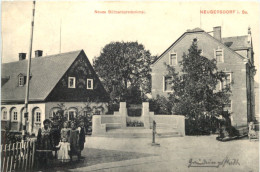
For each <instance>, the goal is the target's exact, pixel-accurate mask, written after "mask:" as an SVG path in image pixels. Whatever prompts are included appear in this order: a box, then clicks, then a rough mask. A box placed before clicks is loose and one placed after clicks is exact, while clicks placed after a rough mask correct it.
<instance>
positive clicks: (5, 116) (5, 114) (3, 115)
mask: <svg viewBox="0 0 260 172" xmlns="http://www.w3.org/2000/svg"><path fill="white" fill-rule="evenodd" d="M2 120H7V109H6V108H3V109H2Z"/></svg>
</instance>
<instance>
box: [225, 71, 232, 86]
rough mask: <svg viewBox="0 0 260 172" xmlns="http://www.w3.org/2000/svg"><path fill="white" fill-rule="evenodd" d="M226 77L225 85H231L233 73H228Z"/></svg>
mask: <svg viewBox="0 0 260 172" xmlns="http://www.w3.org/2000/svg"><path fill="white" fill-rule="evenodd" d="M226 75H227V76H226V79H225V80H224V87H226V86H229V85H230V84H231V73H226Z"/></svg>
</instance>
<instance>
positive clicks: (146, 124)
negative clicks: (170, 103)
mask: <svg viewBox="0 0 260 172" xmlns="http://www.w3.org/2000/svg"><path fill="white" fill-rule="evenodd" d="M149 113H150V112H149V102H143V104H142V118H143V122H144V128H150V116H149Z"/></svg>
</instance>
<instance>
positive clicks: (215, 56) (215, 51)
mask: <svg viewBox="0 0 260 172" xmlns="http://www.w3.org/2000/svg"><path fill="white" fill-rule="evenodd" d="M220 51H221V52H222V61H218V59H217V52H220ZM214 58H215V59H216V61H217V63H224V50H223V49H222V48H220V47H218V49H214Z"/></svg>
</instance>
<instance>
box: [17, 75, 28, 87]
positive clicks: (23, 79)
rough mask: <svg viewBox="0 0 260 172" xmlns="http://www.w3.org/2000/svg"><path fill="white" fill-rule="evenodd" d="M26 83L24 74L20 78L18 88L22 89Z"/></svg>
mask: <svg viewBox="0 0 260 172" xmlns="http://www.w3.org/2000/svg"><path fill="white" fill-rule="evenodd" d="M25 83H26V77H25V76H24V75H22V74H20V75H19V76H18V86H19V87H22V86H24V84H25Z"/></svg>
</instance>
